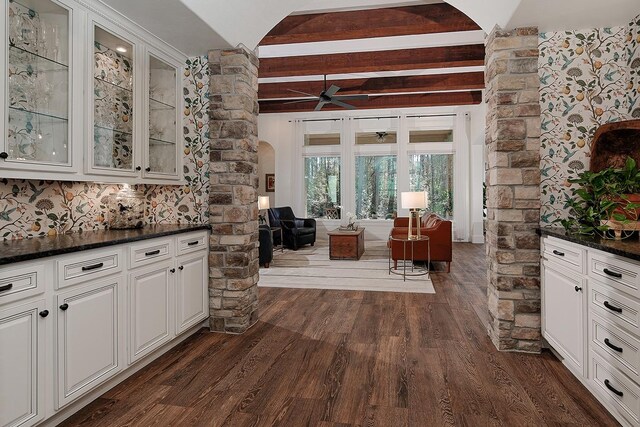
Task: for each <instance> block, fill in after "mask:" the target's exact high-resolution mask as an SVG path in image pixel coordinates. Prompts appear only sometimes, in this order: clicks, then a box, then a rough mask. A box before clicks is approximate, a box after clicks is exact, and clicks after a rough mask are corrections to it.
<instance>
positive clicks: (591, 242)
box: [538, 227, 640, 261]
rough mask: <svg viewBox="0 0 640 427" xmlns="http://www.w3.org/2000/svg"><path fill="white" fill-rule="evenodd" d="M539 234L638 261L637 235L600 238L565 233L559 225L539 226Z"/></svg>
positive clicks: (639, 244) (638, 245)
mask: <svg viewBox="0 0 640 427" xmlns="http://www.w3.org/2000/svg"><path fill="white" fill-rule="evenodd" d="M538 230H539V232H540V235H542V236H552V237H557V238H558V239H562V240H567V241H569V242H573V243H578V244H580V245H584V246H588V247H590V248H594V249H598V250H601V251H603V252H609V253H612V254H615V255H620V256H623V257H626V258H630V259H634V260H636V261H640V241H639V240H638V238H637V237H630V238H628V239H624V240H613V239H602V238H600V237H597V236H585V235H581V234H567V232H566V231H565V230H564V228H561V227H540V228H539V229H538Z"/></svg>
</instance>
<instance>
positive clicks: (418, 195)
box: [400, 191, 427, 209]
mask: <svg viewBox="0 0 640 427" xmlns="http://www.w3.org/2000/svg"><path fill="white" fill-rule="evenodd" d="M400 199H401V201H402V209H425V208H426V207H427V192H426V191H403V192H402V193H400Z"/></svg>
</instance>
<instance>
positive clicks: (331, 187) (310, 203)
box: [304, 157, 340, 219]
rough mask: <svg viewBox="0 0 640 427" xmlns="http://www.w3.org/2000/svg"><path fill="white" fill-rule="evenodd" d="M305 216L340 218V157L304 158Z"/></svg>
mask: <svg viewBox="0 0 640 427" xmlns="http://www.w3.org/2000/svg"><path fill="white" fill-rule="evenodd" d="M304 178H305V187H306V190H307V216H308V217H311V218H330V219H339V218H340V157H305V159H304Z"/></svg>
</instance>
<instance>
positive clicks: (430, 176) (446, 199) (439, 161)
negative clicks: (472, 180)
mask: <svg viewBox="0 0 640 427" xmlns="http://www.w3.org/2000/svg"><path fill="white" fill-rule="evenodd" d="M409 188H410V191H425V190H426V191H427V193H428V195H429V206H428V207H427V210H429V211H431V212H434V213H436V214H438V215H440V216H441V217H443V218H446V219H451V218H453V154H411V155H409Z"/></svg>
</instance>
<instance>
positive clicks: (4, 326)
mask: <svg viewBox="0 0 640 427" xmlns="http://www.w3.org/2000/svg"><path fill="white" fill-rule="evenodd" d="M48 314H49V312H48V311H46V309H45V303H44V300H37V301H34V302H32V303H29V304H24V305H18V306H16V307H13V308H10V309H7V310H3V311H0V426H2V427H9V426H12V427H13V426H21V427H25V426H32V425H34V424H36V423H37V422H38V421H40V420H41V419H42V418H43V417H44V392H45V383H44V360H45V359H44V357H45V339H44V337H45V329H44V319H45V318H46V317H47V316H48Z"/></svg>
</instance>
